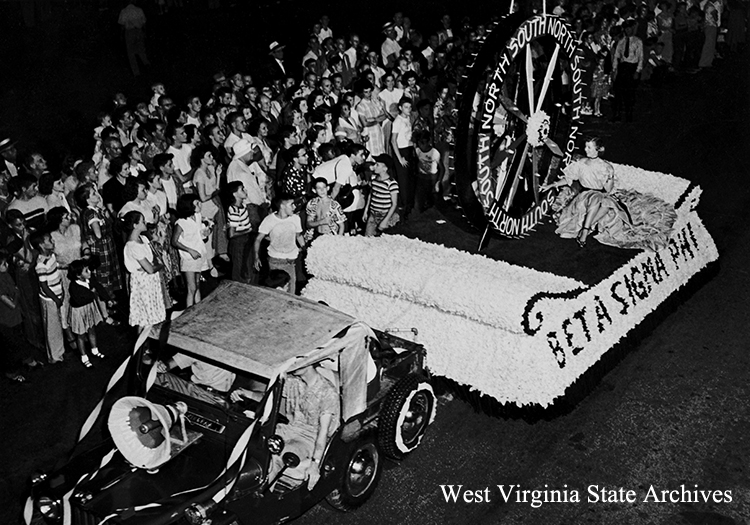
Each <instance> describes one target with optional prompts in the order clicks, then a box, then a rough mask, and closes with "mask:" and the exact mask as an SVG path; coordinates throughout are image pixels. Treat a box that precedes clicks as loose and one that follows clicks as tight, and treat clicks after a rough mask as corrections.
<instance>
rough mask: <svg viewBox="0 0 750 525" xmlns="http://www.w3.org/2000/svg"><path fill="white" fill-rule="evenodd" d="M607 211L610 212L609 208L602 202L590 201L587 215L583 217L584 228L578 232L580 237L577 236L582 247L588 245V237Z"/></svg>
mask: <svg viewBox="0 0 750 525" xmlns="http://www.w3.org/2000/svg"><path fill="white" fill-rule="evenodd" d="M607 213H609V208H607V207H606V206H602V204H601V202H592V203H589V206H588V208H587V209H586V216H585V217H584V218H583V228H581V231H580V232H578V237H576V240H577V241H578V244H579V245H580V246H581V247H583V246H586V239H587V238H588V236H589V234H590V233H591V231H592V230H593V229H594V228H595V227H596V225H597V224H599V221H601V220H602V219H603V218H604V217H605V216H606V215H607Z"/></svg>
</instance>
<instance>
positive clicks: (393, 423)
mask: <svg viewBox="0 0 750 525" xmlns="http://www.w3.org/2000/svg"><path fill="white" fill-rule="evenodd" d="M436 408H437V403H436V402H435V393H434V392H433V391H432V386H430V384H429V383H428V382H427V379H426V378H425V377H423V376H421V375H418V374H409V375H408V376H406V377H404V378H402V379H401V380H400V381H399V382H398V383H396V385H395V386H394V387H393V388H392V389H391V391H390V392H388V396H387V397H386V399H385V401H384V402H383V406H382V408H381V410H380V418H379V419H378V443H379V444H380V449H381V450H382V451H383V453H384V454H385V455H386V456H388V457H390V458H393V459H402V458H403V457H404V456H405V455H406V454H408V453H409V452H411V451H412V450H414V449H415V448H417V447H418V446H419V443H420V442H421V441H422V437H423V436H424V433H425V431H426V430H427V426H428V425H429V424H430V423H432V421H433V420H434V419H435V411H436Z"/></svg>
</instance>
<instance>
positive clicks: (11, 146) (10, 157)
mask: <svg viewBox="0 0 750 525" xmlns="http://www.w3.org/2000/svg"><path fill="white" fill-rule="evenodd" d="M0 157H2V159H3V163H2V164H0V173H4V172H7V173H8V175H9V176H10V177H15V176H16V175H18V166H16V161H17V157H18V151H16V143H15V142H12V141H11V140H10V138H9V137H6V138H4V139H2V140H0Z"/></svg>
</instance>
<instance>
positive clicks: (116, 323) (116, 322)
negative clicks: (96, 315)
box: [104, 317, 120, 326]
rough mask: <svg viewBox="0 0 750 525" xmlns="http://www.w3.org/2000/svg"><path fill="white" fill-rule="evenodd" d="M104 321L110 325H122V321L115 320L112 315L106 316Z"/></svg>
mask: <svg viewBox="0 0 750 525" xmlns="http://www.w3.org/2000/svg"><path fill="white" fill-rule="evenodd" d="M104 322H105V323H107V324H108V325H110V326H120V321H115V320H114V319H112V318H111V317H107V318H106V319H105V320H104Z"/></svg>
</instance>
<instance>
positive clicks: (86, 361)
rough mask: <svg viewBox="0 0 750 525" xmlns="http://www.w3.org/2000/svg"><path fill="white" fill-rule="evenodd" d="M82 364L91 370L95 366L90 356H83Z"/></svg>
mask: <svg viewBox="0 0 750 525" xmlns="http://www.w3.org/2000/svg"><path fill="white" fill-rule="evenodd" d="M81 363H83V366H84V367H85V368H91V367H92V366H93V365H92V364H91V361H89V356H87V355H82V356H81Z"/></svg>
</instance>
